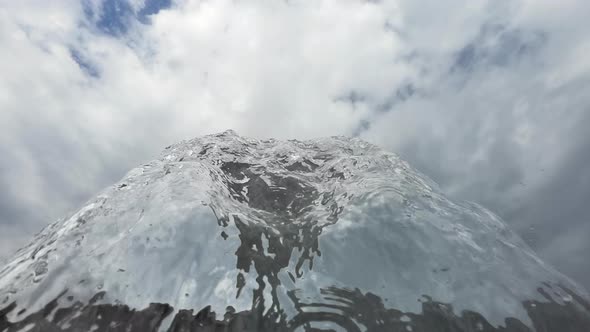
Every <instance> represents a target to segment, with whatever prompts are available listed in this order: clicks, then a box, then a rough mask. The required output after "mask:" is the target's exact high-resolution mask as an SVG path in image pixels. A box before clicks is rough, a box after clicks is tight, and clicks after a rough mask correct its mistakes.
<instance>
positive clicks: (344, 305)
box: [0, 287, 590, 332]
mask: <svg viewBox="0 0 590 332" xmlns="http://www.w3.org/2000/svg"><path fill="white" fill-rule="evenodd" d="M561 288H562V289H563V290H564V291H565V292H566V293H568V294H569V295H571V296H572V301H571V302H565V304H560V303H557V302H555V301H553V300H552V299H551V297H549V295H548V294H545V293H544V291H543V290H542V289H539V291H540V292H541V294H543V295H544V296H545V297H546V299H547V302H539V301H525V302H523V306H524V308H525V309H526V310H527V312H528V315H529V317H530V318H531V321H532V322H533V325H534V328H535V330H536V331H537V332H586V331H590V303H588V302H587V301H585V300H584V299H583V298H581V297H579V296H577V295H576V294H575V293H573V292H572V291H571V290H569V289H567V288H565V287H561ZM65 294H66V292H64V293H62V294H61V295H60V296H59V297H57V298H56V299H55V300H53V301H51V302H50V303H48V304H47V305H46V306H45V307H44V308H43V309H41V310H39V311H38V312H35V313H29V314H27V313H26V312H25V311H23V310H21V311H20V312H19V313H18V316H24V317H23V318H22V319H21V320H19V321H9V320H8V318H7V315H8V314H9V313H11V312H13V311H14V310H15V309H16V307H17V304H16V303H15V302H13V303H11V304H9V305H8V306H6V307H4V308H3V309H1V310H0V331H2V332H16V331H25V330H26V331H29V332H41V331H43V332H57V331H68V332H82V331H84V332H86V331H95V332H106V331H112V332H119V331H120V332H124V331H125V332H156V331H158V330H159V329H160V326H161V325H162V322H163V320H164V319H165V318H167V317H168V316H170V315H172V314H173V313H174V312H175V310H174V308H173V307H172V306H170V305H169V304H165V303H152V304H150V305H149V306H148V307H147V308H144V309H142V310H135V309H131V308H129V307H128V306H126V305H123V304H99V302H100V301H101V299H102V298H103V297H104V295H105V292H100V293H97V294H96V295H95V296H94V297H93V298H92V299H91V300H90V301H89V302H88V303H87V304H83V303H81V302H77V301H73V299H72V298H71V297H69V298H68V300H69V301H71V302H72V305H70V306H67V307H62V308H58V301H59V300H60V299H61V298H63V297H64V296H65ZM322 294H323V296H324V298H325V299H326V300H329V301H330V303H302V302H300V301H299V299H298V298H297V294H296V292H294V291H293V292H290V293H289V297H290V298H291V300H292V301H293V302H294V303H295V308H296V309H297V311H298V313H297V314H296V315H295V316H294V317H292V318H291V319H287V318H286V315H284V314H283V313H282V312H281V311H280V310H273V309H271V310H268V311H265V308H264V304H263V303H258V304H257V305H255V306H254V309H252V310H248V311H242V312H236V311H235V310H234V309H233V307H231V306H229V307H227V309H226V312H225V313H224V314H223V315H217V314H216V313H215V312H213V311H211V309H210V307H205V308H204V309H202V310H200V311H199V312H197V313H196V314H194V312H193V310H179V311H177V312H176V313H175V314H174V317H173V319H172V322H171V324H170V326H169V327H168V329H167V330H166V331H168V332H189V331H190V332H192V331H198V332H205V331H206V332H213V331H215V332H221V331H231V332H233V331H309V332H311V331H313V332H320V331H342V330H345V331H352V332H356V331H359V332H360V331H368V332H374V331H388V332H397V331H400V332H401V331H404V332H408V331H410V332H472V331H473V332H475V331H478V332H479V331H484V332H496V331H498V332H499V331H502V332H532V331H534V330H532V329H530V328H529V327H527V326H526V325H525V324H524V323H523V322H521V321H519V320H518V319H515V318H506V319H505V324H504V326H502V327H494V326H492V325H491V324H490V323H489V322H488V321H487V320H486V319H485V317H483V316H482V315H481V314H479V313H477V312H473V311H463V312H461V313H460V314H457V313H455V312H454V310H453V308H452V306H451V305H449V304H446V303H442V302H437V301H433V300H432V299H430V298H428V297H425V299H426V300H424V301H422V312H421V313H418V314H415V313H404V312H402V311H400V310H396V309H388V308H386V306H385V304H384V302H383V300H382V299H381V298H380V297H378V296H376V295H374V294H372V293H366V294H363V293H362V292H361V291H360V290H358V289H355V290H350V289H340V288H326V289H322ZM318 323H323V327H322V328H319V327H317V324H318ZM326 326H329V327H326ZM361 327H364V328H361Z"/></svg>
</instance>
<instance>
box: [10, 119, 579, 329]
mask: <svg viewBox="0 0 590 332" xmlns="http://www.w3.org/2000/svg"><path fill="white" fill-rule="evenodd" d="M0 308H2V309H1V310H0V331H4V330H6V331H21V330H22V331H465V332H467V331H556V332H557V331H580V332H582V331H590V304H589V303H588V295H587V293H586V291H585V290H584V289H582V288H581V287H579V286H577V285H576V284H574V283H573V282H572V281H570V280H569V279H568V278H567V277H565V276H563V275H561V274H560V273H559V272H557V271H555V270H554V269H553V268H551V267H550V266H548V265H546V264H544V263H543V262H542V261H540V260H539V259H538V258H537V257H536V256H535V254H534V253H533V252H532V251H531V250H530V249H529V248H528V247H527V246H526V245H525V244H524V242H523V241H522V240H521V239H520V238H519V237H518V236H516V235H515V234H514V233H513V232H512V231H511V230H509V229H508V228H507V227H506V226H505V224H504V223H503V222H502V221H501V220H500V219H499V218H498V217H497V216H495V215H494V214H493V213H491V212H489V211H487V210H486V209H484V208H482V207H480V206H478V205H476V204H473V203H468V202H455V201H452V200H449V199H448V198H447V197H445V196H444V194H443V193H442V192H441V191H440V190H439V189H438V188H437V186H436V184H435V183H433V182H432V181H430V180H429V179H427V178H426V177H425V176H423V175H421V174H419V173H418V172H417V171H415V170H414V169H412V168H411V167H410V165H408V164H407V163H405V162H404V161H402V160H400V159H399V157H398V156H396V155H394V154H392V153H388V152H384V151H382V150H381V149H379V148H377V147H375V146H372V145H370V144H368V143H366V142H363V141H360V140H357V139H348V138H343V137H334V138H326V139H319V140H313V141H295V140H292V141H275V140H266V141H259V140H254V139H248V138H243V137H240V136H238V135H236V134H235V133H233V132H231V131H228V132H225V133H222V134H219V135H211V136H206V137H203V138H199V139H195V140H191V141H187V142H181V143H179V144H176V145H174V146H171V147H169V148H167V149H166V150H165V151H164V153H163V155H162V157H161V158H160V159H158V160H155V161H153V162H150V163H148V164H146V165H143V166H142V167H139V168H137V169H134V170H132V171H131V172H130V173H129V174H128V175H127V176H126V177H125V178H124V179H123V180H121V181H120V182H119V183H117V184H116V185H114V186H112V187H110V188H107V189H106V190H104V191H103V192H102V193H100V194H99V195H98V196H97V197H96V199H94V200H92V201H90V202H89V203H88V204H87V205H86V206H85V207H83V208H82V209H81V210H80V211H78V212H77V213H76V214H74V215H73V216H71V217H69V218H66V219H64V220H60V221H58V222H56V223H54V224H52V225H50V226H48V227H47V228H46V229H44V230H43V231H42V232H41V233H39V234H38V235H37V236H36V237H35V239H34V240H33V241H32V242H31V244H30V245H29V246H27V247H25V248H23V249H21V250H20V251H19V252H18V253H17V254H16V256H15V257H14V259H13V260H12V261H11V262H9V264H8V265H7V266H6V267H3V269H2V270H1V271H0Z"/></svg>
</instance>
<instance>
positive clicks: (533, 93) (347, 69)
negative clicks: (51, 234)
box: [0, 0, 590, 255]
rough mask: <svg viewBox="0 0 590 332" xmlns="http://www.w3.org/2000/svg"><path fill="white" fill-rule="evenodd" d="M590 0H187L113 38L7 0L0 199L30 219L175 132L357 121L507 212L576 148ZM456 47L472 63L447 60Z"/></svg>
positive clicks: (298, 133) (67, 10)
mask: <svg viewBox="0 0 590 332" xmlns="http://www.w3.org/2000/svg"><path fill="white" fill-rule="evenodd" d="M93 3H95V4H96V3H97V2H93ZM142 3H143V2H142V1H135V0H134V1H133V2H132V5H133V8H134V10H135V11H137V10H138V8H140V6H141V4H142ZM588 6H590V5H588V4H586V3H584V2H581V1H568V2H564V3H560V5H559V6H556V5H555V2H554V1H550V0H547V1H529V0H526V1H525V0H522V1H519V0H513V1H512V0H506V1H483V0H478V1H459V0H449V1H444V2H441V1H434V0H422V1H413V0H399V1H381V2H378V1H371V2H369V1H334V0H332V1H330V0H321V1H304V0H297V1H264V0H263V1H229V0H220V1H188V0H183V1H177V2H176V4H175V6H173V7H172V8H170V9H167V10H164V11H161V12H160V13H159V14H158V15H154V16H153V17H152V20H151V21H152V23H151V25H144V24H139V23H136V24H134V25H132V26H131V27H130V29H129V31H128V33H127V34H125V35H123V36H122V37H121V38H114V37H112V36H108V35H104V34H101V33H100V32H99V30H97V29H93V28H88V27H90V26H92V22H88V21H87V18H85V17H84V14H83V8H82V7H81V4H80V2H79V1H60V2H43V3H39V2H38V1H13V2H5V3H2V4H0V49H2V50H9V51H3V52H0V72H1V73H2V75H1V76H0V153H2V160H0V168H1V169H2V170H3V171H2V173H1V174H0V184H3V185H4V187H5V188H7V189H5V191H4V192H5V194H4V196H3V197H0V199H5V200H6V201H7V202H9V203H10V204H13V203H14V204H20V205H21V206H22V207H28V208H30V209H32V210H34V211H35V213H34V214H33V216H34V217H31V218H32V219H31V220H30V221H28V225H38V224H41V223H43V222H47V221H50V220H51V219H53V218H55V217H57V216H60V215H62V214H63V213H64V211H66V210H68V209H72V208H74V207H75V206H77V205H79V204H80V201H81V200H83V199H85V198H87V197H89V195H91V194H93V193H95V192H96V191H97V190H98V189H99V188H100V187H102V186H105V185H107V184H109V183H111V182H113V180H114V179H116V178H117V177H119V176H121V175H122V174H123V173H124V172H125V171H126V170H127V169H128V168H130V167H132V166H134V165H136V164H138V163H140V162H142V161H144V160H146V159H150V158H152V157H153V156H154V155H155V154H156V153H157V152H158V151H159V150H160V149H161V148H162V147H163V146H165V145H167V144H169V143H173V142H175V141H178V140H180V139H184V138H190V137H194V136H198V135H203V134H206V133H212V132H217V131H221V130H224V129H227V128H233V129H235V130H237V131H238V132H239V133H240V134H243V135H248V136H254V137H269V136H273V137H279V138H308V137H316V136H328V135H335V134H352V133H353V132H355V131H356V130H357V129H358V128H359V126H360V123H361V121H363V120H365V121H369V122H370V128H369V130H368V131H364V132H363V134H362V135H363V136H364V137H366V138H368V139H370V140H372V141H374V142H377V143H379V144H381V145H383V146H386V147H388V148H389V149H392V150H396V151H398V152H401V153H402V154H403V155H404V156H405V157H406V158H408V159H410V160H411V161H412V162H413V163H414V164H415V165H417V166H419V167H420V168H422V169H423V170H425V171H426V173H429V174H431V175H432V176H433V177H435V178H436V179H437V180H439V181H441V182H443V183H442V184H443V187H444V188H445V189H446V190H448V191H449V192H452V193H454V194H457V195H460V196H461V195H463V196H467V197H469V198H471V199H476V200H479V201H482V202H484V203H485V204H486V205H488V206H492V207H493V208H494V209H496V210H501V212H502V211H504V212H507V213H508V212H510V211H515V210H517V207H518V206H517V205H518V204H517V203H515V202H519V200H522V201H525V200H527V197H532V196H531V195H532V193H534V192H535V190H538V188H542V187H543V185H544V183H545V182H546V181H547V177H548V176H549V174H552V175H554V176H557V175H559V167H560V165H561V164H562V163H561V161H562V159H564V158H567V156H568V153H569V151H573V149H574V147H575V145H576V144H577V141H576V142H573V141H571V140H568V135H569V134H570V133H571V132H572V131H574V130H578V132H579V119H580V118H581V117H582V116H583V113H584V112H586V111H585V109H586V108H587V105H588V103H589V102H590V100H588V99H589V98H590V97H587V96H588V94H587V93H586V92H587V88H586V87H587V86H588V82H590V80H589V77H590V76H589V75H590V62H588V60H587V59H588V57H586V56H585V54H587V50H588V48H589V45H590V41H589V40H588V37H587V31H586V25H585V24H584V23H583V22H585V19H586V18H585V16H584V13H587V12H588V9H590V8H586V7H588ZM96 8H98V6H95V9H96ZM95 19H96V18H95ZM486 27H487V28H486ZM485 29H488V30H487V31H488V32H486V33H487V34H486V33H483V32H482V31H484V30H485ZM494 29H495V30H494ZM490 31H491V32H490ZM535 43H536V44H535ZM468 45H471V46H472V47H474V49H475V51H474V52H475V53H473V54H474V55H472V56H471V57H469V54H470V53H469V52H467V51H465V50H466V46H468ZM520 47H524V48H525V49H524V50H521V51H519V48H520ZM72 50H74V51H75V52H77V54H79V55H80V56H81V57H82V58H83V60H84V62H85V63H86V64H87V66H90V67H92V68H93V69H94V70H96V72H97V74H98V77H92V76H89V75H87V74H86V73H85V72H84V71H83V70H82V69H81V68H79V67H78V64H77V63H76V62H75V61H74V59H73V58H72ZM461 50H464V51H465V52H464V54H465V61H467V62H466V63H469V64H470V65H469V66H468V67H465V68H461V66H460V65H457V66H456V67H455V69H452V68H453V63H454V62H455V61H456V60H457V54H459V52H460V51H461ZM469 61H470V62H469ZM408 86H411V87H412V88H408ZM400 89H401V90H400ZM404 89H406V90H404ZM408 89H409V90H408ZM397 91H414V92H415V93H414V94H413V95H411V96H405V97H404V98H400V97H399V96H398V97H396V93H397ZM351 93H353V94H357V95H358V96H359V98H360V99H359V101H358V102H356V103H354V105H352V104H351V103H348V102H345V100H346V96H350V94H351ZM398 94H399V93H398ZM402 94H403V93H402ZM353 106H354V107H353ZM383 109H386V110H387V112H385V113H384V112H383ZM580 135H581V134H580ZM580 137H585V136H583V135H581V136H580ZM541 168H542V169H544V170H545V171H544V173H540V172H539V169H541ZM519 181H523V182H524V183H525V184H526V185H525V186H523V185H520V184H519V183H518V182H519ZM572 195H573V194H572ZM0 217H2V215H0ZM5 218H7V217H5ZM2 222H3V220H0V223H2ZM23 222H27V221H25V220H21V223H23ZM530 222H531V221H524V222H523V223H524V224H527V226H528V223H530ZM4 223H5V224H8V223H7V221H4ZM11 225H12V226H5V227H12V228H11V229H13V230H14V231H15V232H16V229H19V227H22V226H19V224H15V223H13V224H11ZM30 227H33V226H28V227H27V229H30ZM23 229H24V228H23ZM27 231H28V230H27ZM22 232H25V231H24V230H23V231H22ZM552 246H553V245H552ZM2 250H5V249H2ZM0 255H1V254H0Z"/></svg>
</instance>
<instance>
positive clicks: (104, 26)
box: [83, 0, 172, 37]
mask: <svg viewBox="0 0 590 332" xmlns="http://www.w3.org/2000/svg"><path fill="white" fill-rule="evenodd" d="M83 6H84V15H85V16H86V18H87V19H88V20H89V21H91V22H93V23H94V26H95V27H96V29H97V30H98V31H100V32H102V33H104V34H106V35H110V36H113V37H120V36H123V35H125V34H126V33H127V32H128V31H129V27H130V26H131V25H132V24H133V23H134V22H140V23H142V24H149V23H150V16H151V15H156V14H158V13H159V12H160V11H161V10H163V9H166V8H170V7H171V6H172V0H146V1H145V3H144V6H143V7H142V8H140V9H139V10H138V11H137V12H135V11H134V8H133V6H131V4H130V3H129V1H128V0H103V1H102V2H101V3H100V5H99V6H98V8H96V7H95V6H94V5H93V4H92V3H91V2H90V1H84V3H83Z"/></svg>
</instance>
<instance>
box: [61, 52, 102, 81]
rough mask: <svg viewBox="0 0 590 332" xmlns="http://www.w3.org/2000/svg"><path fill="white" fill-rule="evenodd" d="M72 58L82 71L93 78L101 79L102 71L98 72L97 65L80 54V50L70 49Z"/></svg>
mask: <svg viewBox="0 0 590 332" xmlns="http://www.w3.org/2000/svg"><path fill="white" fill-rule="evenodd" d="M69 51H70V56H71V57H72V60H74V61H75V62H76V63H77V64H78V67H80V69H81V70H82V71H83V72H84V73H85V74H86V75H88V76H90V77H93V78H99V77H100V71H99V70H98V68H96V66H95V65H93V64H92V63H91V62H90V61H89V60H88V59H87V58H86V57H85V56H84V55H83V54H82V53H80V52H79V51H78V50H76V49H73V48H70V50H69Z"/></svg>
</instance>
